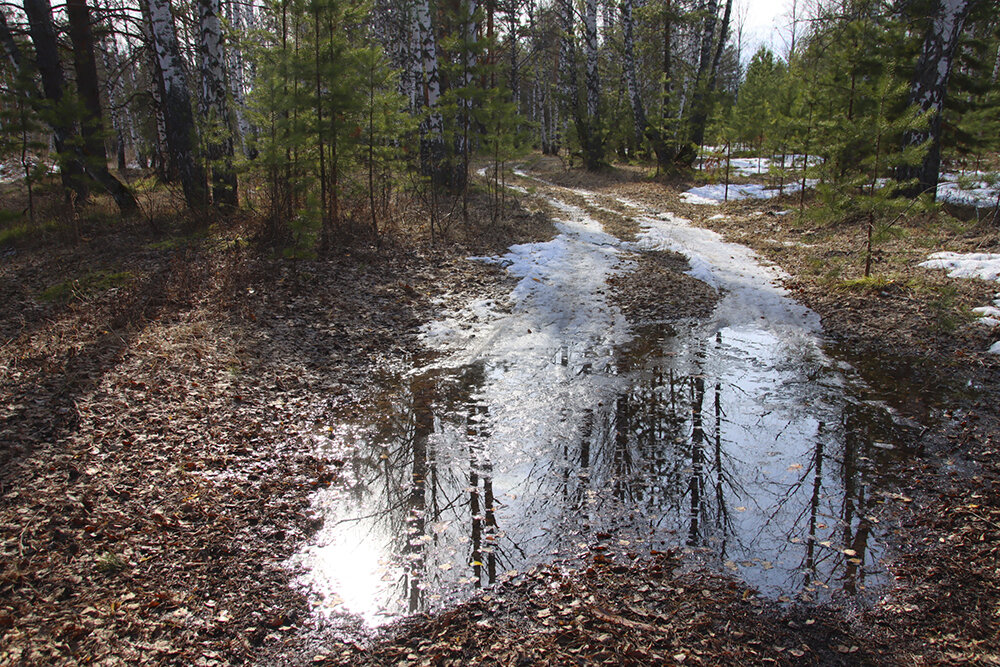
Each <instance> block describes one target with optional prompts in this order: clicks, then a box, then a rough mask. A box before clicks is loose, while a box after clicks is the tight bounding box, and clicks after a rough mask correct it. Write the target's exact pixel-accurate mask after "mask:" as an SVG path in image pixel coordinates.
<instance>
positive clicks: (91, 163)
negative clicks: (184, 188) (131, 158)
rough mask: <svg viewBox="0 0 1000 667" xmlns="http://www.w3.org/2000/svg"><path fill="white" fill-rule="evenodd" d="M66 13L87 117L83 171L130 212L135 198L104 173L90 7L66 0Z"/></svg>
mask: <svg viewBox="0 0 1000 667" xmlns="http://www.w3.org/2000/svg"><path fill="white" fill-rule="evenodd" d="M66 14H67V15H68V17H69V36H70V41H72V43H73V67H74V69H75V70H76V87H77V90H78V91H79V93H80V99H81V100H82V101H83V105H84V107H85V108H86V110H87V117H86V118H84V119H83V120H82V122H81V123H80V131H81V134H82V135H83V168H84V170H85V171H86V173H87V175H88V176H90V177H91V178H93V179H94V180H95V181H97V182H98V183H99V184H100V185H101V187H103V188H104V189H105V190H107V191H108V193H109V194H110V195H111V197H112V198H113V199H114V200H115V203H116V204H117V205H118V209H119V210H120V211H121V212H122V213H132V212H134V211H136V210H138V208H139V204H138V203H137V202H136V200H135V196H134V195H133V194H132V192H131V191H130V190H129V189H128V188H127V187H125V185H123V184H122V182H121V181H119V180H118V179H117V178H115V177H114V176H112V175H111V172H109V171H108V155H107V152H106V150H105V147H104V127H103V125H104V123H103V114H102V111H101V92H100V90H101V89H100V83H99V82H98V79H97V61H96V59H95V56H94V34H93V33H92V32H91V30H90V8H89V7H88V6H87V3H86V0H67V1H66Z"/></svg>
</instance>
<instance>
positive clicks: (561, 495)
mask: <svg viewBox="0 0 1000 667" xmlns="http://www.w3.org/2000/svg"><path fill="white" fill-rule="evenodd" d="M667 344H669V343H664V345H667ZM722 344H723V340H722V334H721V333H720V334H718V335H717V336H716V339H715V341H714V346H713V345H710V344H706V345H703V346H702V347H695V348H694V349H686V350H685V352H686V357H685V358H686V359H687V360H688V371H687V372H681V371H679V370H677V368H676V367H681V366H683V364H678V363H675V360H674V354H673V353H672V352H671V351H670V350H665V349H664V348H662V347H661V348H660V349H659V350H658V351H657V350H651V351H647V352H646V353H644V355H643V356H642V357H641V358H639V359H638V360H637V359H635V358H632V359H630V360H626V361H625V362H622V364H621V365H620V367H619V368H618V372H619V374H620V375H623V376H626V377H627V379H628V383H627V386H626V387H625V388H624V389H623V390H618V391H614V392H612V391H611V390H609V389H607V387H608V386H610V385H601V384H600V382H602V381H603V380H595V379H594V378H593V377H590V378H588V376H589V370H588V367H587V366H586V365H585V366H583V367H581V368H579V369H574V368H572V367H570V366H569V364H568V363H567V359H568V355H566V354H563V355H561V357H559V358H557V359H556V364H557V365H558V366H561V367H563V368H566V371H565V373H566V375H567V377H568V378H569V380H570V381H571V382H581V383H586V382H589V381H593V382H594V384H593V385H592V386H591V385H587V388H586V392H587V393H585V394H584V395H585V396H589V397H592V398H593V400H592V402H591V403H590V404H586V405H584V404H581V403H576V404H574V403H572V402H568V403H567V404H566V405H565V406H564V407H563V409H562V412H561V413H559V412H557V413H556V414H555V416H554V417H551V416H550V418H549V419H550V421H545V416H544V415H543V416H542V418H541V419H539V420H537V422H533V426H532V428H534V429H535V430H534V432H532V433H527V431H525V432H524V433H520V432H519V433H520V434H521V435H523V436H524V437H525V438H527V439H530V438H532V437H535V438H537V439H538V441H537V442H533V443H516V442H509V441H506V440H507V439H508V438H509V437H510V436H509V435H508V434H507V432H505V431H503V429H502V428H500V427H499V425H494V424H492V422H491V420H492V419H494V416H493V415H491V413H490V407H489V406H488V405H486V403H485V400H484V399H483V398H482V396H483V395H484V394H483V388H484V387H485V386H487V383H488V382H490V381H491V377H488V376H492V374H494V373H503V371H504V369H503V368H499V369H498V368H487V367H486V366H485V365H484V364H476V365H472V366H468V367H465V368H462V369H459V370H457V371H432V372H428V373H426V374H423V375H419V376H414V377H411V378H409V379H408V380H407V382H406V384H405V387H404V388H403V392H402V393H403V397H402V398H401V399H399V398H397V400H396V401H395V402H394V403H393V404H391V405H389V406H382V408H383V413H384V414H385V413H388V414H390V415H391V416H390V417H389V418H387V419H383V420H381V421H380V422H379V424H378V425H377V428H375V429H374V432H373V433H372V434H371V438H370V439H368V440H367V443H366V445H367V446H366V447H364V448H362V449H364V450H365V451H364V452H361V451H359V453H358V454H359V455H358V456H357V458H356V459H355V461H354V465H355V475H356V479H358V480H359V484H358V487H357V488H356V498H357V500H358V505H359V508H360V509H359V513H360V514H362V517H361V518H362V520H365V521H370V522H372V524H371V525H373V526H377V527H378V528H379V530H380V531H381V533H382V534H384V535H389V536H391V540H392V546H391V548H390V558H392V557H393V555H395V558H396V559H398V561H399V562H400V563H401V564H402V570H403V573H402V575H401V578H400V580H399V582H398V586H399V590H398V591H397V592H396V594H395V597H394V599H395V600H396V601H398V604H400V605H402V606H403V607H404V608H406V609H409V610H410V611H417V610H422V609H427V608H428V607H429V606H433V596H429V595H428V591H430V592H431V593H433V594H437V593H440V592H444V593H447V591H449V590H452V591H453V590H454V589H455V587H456V586H468V585H472V586H477V587H478V586H481V585H484V584H491V583H494V582H495V581H496V580H497V573H498V571H503V570H504V569H507V568H511V567H514V568H517V567H521V566H522V565H524V564H525V563H531V562H536V561H538V560H542V559H545V558H547V557H550V556H551V555H554V554H557V553H558V554H567V553H572V552H574V551H575V550H576V546H577V543H578V542H579V541H580V539H581V538H580V536H581V535H586V534H588V533H589V534H591V535H593V534H594V533H599V534H613V535H614V536H615V537H616V538H619V539H620V538H629V539H630V540H632V541H635V542H637V544H636V547H639V546H640V545H645V546H648V547H650V548H662V547H663V546H670V545H672V544H677V543H678V542H683V543H684V544H686V545H688V546H691V547H699V548H707V549H708V550H710V551H711V552H712V553H713V554H714V556H715V557H716V558H718V559H719V562H723V561H725V559H726V558H727V557H728V556H727V552H730V553H731V554H732V557H733V558H738V557H741V558H744V559H750V558H753V557H756V556H761V555H763V556H769V555H770V554H771V553H772V552H773V554H774V556H775V557H782V558H784V559H785V562H786V565H787V566H788V567H789V568H790V569H791V570H794V571H789V572H788V576H790V577H792V576H794V577H795V579H796V582H795V583H793V582H792V581H791V580H789V582H788V585H786V589H787V588H801V587H802V586H804V587H809V586H811V585H813V583H814V582H815V581H817V580H822V581H824V582H825V584H826V585H834V584H835V583H836V585H837V586H838V587H840V588H843V589H844V590H846V591H848V592H853V591H855V590H856V589H857V587H858V586H859V585H862V584H863V583H864V576H865V568H864V564H865V561H866V560H867V561H869V562H870V560H871V557H870V554H869V553H868V548H867V546H868V545H867V542H868V538H869V533H870V526H869V524H868V522H867V520H865V519H863V518H860V517H863V516H864V514H865V513H866V512H867V511H868V510H867V503H868V495H869V493H868V489H867V485H866V482H865V477H866V468H865V462H866V461H867V459H868V457H870V456H873V453H872V448H871V442H872V440H873V439H874V438H875V437H879V438H880V439H891V438H892V437H894V436H893V435H892V434H887V433H883V431H885V430H886V426H885V424H882V423H880V425H877V426H876V427H873V424H874V423H875V421H877V420H876V418H875V417H873V415H874V414H875V411H874V410H873V409H872V408H871V407H870V406H866V405H865V404H862V403H858V402H851V401H849V400H846V401H843V402H839V399H838V401H837V402H834V401H831V397H830V395H829V394H828V393H824V392H825V391H827V390H826V389H824V388H822V387H821V388H819V389H817V390H816V394H815V396H810V395H809V394H808V393H806V394H798V395H796V396H795V397H794V400H793V401H792V402H793V403H795V401H799V402H801V405H800V404H798V403H795V404H794V405H787V406H781V409H783V410H786V411H787V412H788V413H789V415H788V417H787V418H788V420H789V423H791V422H792V421H793V420H799V421H809V420H813V419H815V424H814V427H815V428H814V431H815V432H814V434H813V435H812V436H811V437H812V441H811V442H812V445H811V447H807V448H805V449H803V448H802V444H803V443H802V442H801V441H799V442H795V443H792V444H788V443H785V444H782V442H781V440H782V438H786V437H792V438H800V437H801V433H802V432H804V431H805V430H807V429H805V427H803V426H802V425H801V424H798V425H797V429H798V431H795V429H788V431H789V433H792V432H793V431H795V433H793V434H792V435H786V433H785V431H786V427H787V426H788V424H784V425H779V426H777V427H776V426H773V424H772V425H771V426H767V425H766V424H765V423H764V417H766V416H767V415H769V414H770V413H771V410H770V408H767V409H766V410H764V411H763V415H764V416H761V414H756V413H753V411H761V410H762V409H763V408H762V406H761V403H760V402H759V401H758V402H757V403H753V402H750V403H747V402H746V401H747V399H746V393H747V390H746V388H745V387H742V386H738V384H730V383H731V382H737V383H738V382H739V380H736V381H732V380H729V379H726V376H725V375H724V374H723V373H722V372H719V373H718V376H713V370H712V369H713V368H715V367H716V366H718V365H719V364H718V363H714V362H713V356H712V355H713V354H716V353H717V352H718V350H719V349H720V348H721V347H722ZM672 365H673V366H676V367H671V366H672ZM722 370H723V371H724V370H725V369H724V368H723V369H722ZM576 376H581V377H576ZM594 377H596V376H594ZM574 378H575V379H574ZM605 379H606V378H605ZM805 382H808V378H807V380H806V381H805ZM602 387H604V388H603V389H602ZM397 389H398V387H397ZM797 391H802V390H801V389H799V390H797ZM399 393H400V392H399V391H397V392H395V395H396V396H397V397H398V395H399ZM727 401H730V402H731V405H727ZM810 401H812V405H809V403H810ZM748 405H749V407H748ZM803 406H805V407H803ZM386 408H387V409H386ZM727 408H728V409H729V410H731V411H732V412H733V414H732V415H727ZM813 409H815V410H818V411H819V412H820V413H822V415H821V416H818V417H815V418H814V417H812V416H809V415H811V412H810V411H811V410H813ZM748 410H749V411H750V412H749V413H748V412H747V411H748ZM751 413H753V414H751ZM806 413H808V414H806ZM807 417H808V419H807ZM782 418H784V417H782ZM889 421H890V422H891V420H889ZM809 423H812V422H809ZM831 423H832V424H833V428H829V427H828V424H831ZM754 429H764V430H763V431H761V432H754ZM766 429H772V430H766ZM879 429H881V430H879ZM762 433H763V435H762ZM771 437H773V438H774V449H776V450H782V448H784V449H785V450H787V451H785V453H787V452H793V451H802V452H803V454H802V456H801V457H800V458H798V459H795V460H797V461H798V462H800V464H801V470H800V471H797V472H796V474H794V475H792V476H791V477H792V479H791V480H790V481H788V480H787V479H786V478H785V477H787V476H785V477H782V478H780V479H778V478H766V477H764V476H763V472H762V468H763V467H764V465H765V464H766V463H767V462H766V461H765V462H764V463H760V462H758V461H756V460H749V461H748V460H744V459H746V458H747V457H748V454H747V451H746V450H745V448H746V447H747V446H748V445H747V443H748V442H753V438H756V439H757V444H758V445H759V444H760V442H763V441H764V440H766V439H767V438H771ZM762 438H763V440H762ZM765 444H766V443H765ZM783 465H786V464H782V466H783ZM793 467H794V466H793ZM790 469H791V468H790ZM782 472H784V470H783V469H782ZM497 474H498V475H499V477H496V475H497ZM497 479H499V480H502V484H501V487H500V488H499V489H495V488H494V487H495V484H496V482H497ZM741 503H742V504H746V505H754V504H756V505H757V510H759V511H757V513H756V516H757V517H758V518H751V516H750V515H751V514H754V513H753V512H746V513H743V514H740V513H739V512H738V513H736V516H734V513H733V512H732V511H731V509H730V508H731V506H735V505H737V504H741ZM737 509H738V510H740V512H744V510H745V508H743V507H739V508H737ZM824 531H826V532H824ZM373 532H374V531H373ZM827 541H829V543H830V544H834V545H836V546H841V545H842V546H843V547H844V548H849V549H851V550H853V552H854V555H847V554H844V553H842V552H841V551H840V549H838V548H831V547H829V546H824V545H823V543H824V542H827ZM764 552H767V553H764ZM797 552H800V553H797ZM737 554H738V555H737ZM789 561H791V562H789ZM800 577H801V578H800ZM836 579H839V580H840V581H839V583H837V582H836V581H835V580H836ZM797 582H802V584H799V583H797ZM390 604H391V605H392V606H395V605H396V604H397V603H395V602H390Z"/></svg>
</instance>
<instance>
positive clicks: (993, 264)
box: [920, 252, 1000, 354]
mask: <svg viewBox="0 0 1000 667" xmlns="http://www.w3.org/2000/svg"><path fill="white" fill-rule="evenodd" d="M920 266H923V267H926V268H928V269H945V270H946V271H948V276H949V277H951V278H979V279H980V280H992V281H994V282H1000V254H995V253H985V252H974V253H958V252H936V253H934V254H933V255H930V256H929V257H928V258H927V261H926V262H921V263H920ZM972 310H973V312H974V313H976V314H977V315H979V316H980V320H979V321H980V322H982V323H983V324H986V325H988V326H991V327H997V326H1000V292H998V293H997V294H996V298H995V299H994V301H993V305H992V306H982V307H979V308H973V309H972ZM989 351H990V352H992V353H993V354H1000V341H997V342H995V343H993V345H992V346H991V347H990V349H989Z"/></svg>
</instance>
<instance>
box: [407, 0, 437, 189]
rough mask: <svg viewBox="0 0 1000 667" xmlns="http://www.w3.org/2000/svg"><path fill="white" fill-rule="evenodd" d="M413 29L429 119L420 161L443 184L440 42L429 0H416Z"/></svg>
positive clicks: (424, 124)
mask: <svg viewBox="0 0 1000 667" xmlns="http://www.w3.org/2000/svg"><path fill="white" fill-rule="evenodd" d="M413 20H414V23H413V30H414V32H415V34H416V35H417V44H418V45H419V53H418V55H419V60H420V63H421V70H420V79H419V80H418V86H419V88H420V91H419V92H420V95H421V100H420V101H421V103H422V106H423V107H424V108H425V109H426V110H427V116H426V118H425V119H424V121H423V122H422V123H421V125H420V159H421V168H422V170H423V172H424V174H426V175H429V176H431V177H432V178H433V179H434V180H435V182H438V183H440V182H441V181H442V180H443V177H444V169H443V166H444V165H443V163H444V121H443V119H442V117H441V112H440V111H439V110H438V103H439V102H440V100H441V75H440V71H439V68H438V57H437V39H436V38H435V35H434V29H433V26H432V25H431V8H430V1H429V0H416V4H415V7H414V12H413Z"/></svg>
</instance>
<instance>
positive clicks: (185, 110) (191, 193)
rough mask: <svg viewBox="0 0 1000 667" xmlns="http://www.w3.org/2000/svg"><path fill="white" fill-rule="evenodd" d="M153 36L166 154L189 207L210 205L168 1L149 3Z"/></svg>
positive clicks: (199, 207) (151, 0)
mask: <svg viewBox="0 0 1000 667" xmlns="http://www.w3.org/2000/svg"><path fill="white" fill-rule="evenodd" d="M147 3H148V9H149V12H148V17H149V29H150V35H151V37H152V40H153V48H154V52H155V56H156V62H157V65H158V68H159V73H160V80H161V83H162V97H163V99H162V111H163V120H164V125H165V126H166V128H165V129H166V142H167V151H168V152H169V153H170V161H171V163H172V164H173V166H174V167H175V168H176V170H177V173H178V175H179V177H180V180H181V187H182V188H183V190H184V199H185V200H186V201H187V204H188V206H189V207H190V208H193V209H201V208H205V207H206V206H208V188H207V185H206V180H205V170H204V168H203V167H202V165H201V163H200V162H199V160H198V159H197V153H196V146H197V141H196V137H195V124H194V113H193V111H192V109H191V95H190V93H189V92H188V86H187V72H186V71H185V67H184V60H183V59H182V58H181V52H180V47H179V45H178V42H177V32H176V30H175V29H174V17H173V14H171V12H170V2H169V0H147Z"/></svg>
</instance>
